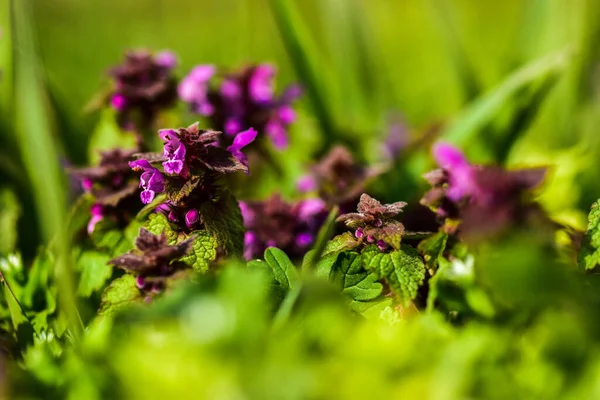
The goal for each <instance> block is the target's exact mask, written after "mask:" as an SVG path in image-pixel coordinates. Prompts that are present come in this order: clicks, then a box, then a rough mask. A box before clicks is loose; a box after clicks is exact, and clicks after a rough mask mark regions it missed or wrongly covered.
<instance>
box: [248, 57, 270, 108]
mask: <svg viewBox="0 0 600 400" xmlns="http://www.w3.org/2000/svg"><path fill="white" fill-rule="evenodd" d="M274 77H275V68H274V67H273V66H272V65H269V64H261V65H258V66H256V68H254V70H253V71H252V76H251V77H250V82H249V92H250V98H251V99H252V100H254V101H255V102H256V103H258V104H268V103H270V102H271V101H273V78H274Z"/></svg>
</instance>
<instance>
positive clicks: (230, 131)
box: [225, 117, 242, 136]
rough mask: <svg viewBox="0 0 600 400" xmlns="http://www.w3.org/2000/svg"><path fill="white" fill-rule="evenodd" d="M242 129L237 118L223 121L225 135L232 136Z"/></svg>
mask: <svg viewBox="0 0 600 400" xmlns="http://www.w3.org/2000/svg"><path fill="white" fill-rule="evenodd" d="M241 129H242V123H241V122H240V119H239V118H237V117H231V118H227V120H226V121H225V134H226V135H228V136H233V135H235V134H236V133H238V132H239V131H240V130H241Z"/></svg>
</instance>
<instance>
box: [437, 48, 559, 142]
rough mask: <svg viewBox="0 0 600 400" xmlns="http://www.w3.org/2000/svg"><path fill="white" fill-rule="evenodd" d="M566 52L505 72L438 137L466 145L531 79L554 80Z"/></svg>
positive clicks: (533, 80) (529, 83)
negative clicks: (510, 72) (494, 85)
mask: <svg viewBox="0 0 600 400" xmlns="http://www.w3.org/2000/svg"><path fill="white" fill-rule="evenodd" d="M569 60H570V51H568V50H563V51H560V52H558V53H554V54H550V55H548V56H546V57H543V58H541V59H538V60H535V61H533V62H531V63H529V64H527V65H525V66H524V67H522V68H520V69H518V70H517V71H515V72H513V73H512V74H511V75H509V76H508V77H507V78H506V79H505V80H504V81H503V82H501V83H500V84H499V85H498V86H497V87H495V88H494V89H492V90H491V91H490V92H488V93H486V94H484V95H482V96H480V97H479V98H477V99H476V100H474V101H473V102H472V103H471V104H470V105H469V106H467V108H466V109H465V110H464V111H463V112H461V113H460V114H459V115H458V117H457V118H456V119H455V121H454V122H453V123H452V124H451V125H450V126H449V127H448V128H447V129H446V130H445V131H444V132H443V133H442V135H441V139H443V140H446V141H449V142H452V143H454V144H456V145H459V146H466V145H468V144H470V143H472V141H473V140H474V139H476V138H477V136H478V135H479V133H480V132H481V130H482V129H483V128H484V127H485V126H486V125H487V124H489V123H490V121H492V120H493V118H494V117H496V116H497V115H498V114H499V113H500V112H501V110H502V108H503V107H504V106H505V104H507V102H508V101H510V99H511V98H513V96H515V94H516V93H518V92H519V91H520V90H523V89H524V88H525V87H527V86H528V85H531V84H532V83H533V82H536V81H537V82H540V81H542V80H548V79H555V78H556V77H557V76H558V75H560V74H561V73H562V72H563V71H564V69H565V67H566V65H567V64H568V61H569Z"/></svg>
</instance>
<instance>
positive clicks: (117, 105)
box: [110, 93, 127, 111]
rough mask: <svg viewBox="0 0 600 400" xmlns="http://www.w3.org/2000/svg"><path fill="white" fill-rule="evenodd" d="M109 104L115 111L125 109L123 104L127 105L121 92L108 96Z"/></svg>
mask: <svg viewBox="0 0 600 400" xmlns="http://www.w3.org/2000/svg"><path fill="white" fill-rule="evenodd" d="M110 105H111V106H112V107H113V108H114V109H115V110H117V111H121V110H124V109H125V106H126V105H127V100H126V99H125V96H123V95H122V94H118V93H116V94H113V95H112V97H111V98H110Z"/></svg>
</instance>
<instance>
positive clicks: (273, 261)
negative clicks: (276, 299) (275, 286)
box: [264, 247, 298, 291]
mask: <svg viewBox="0 0 600 400" xmlns="http://www.w3.org/2000/svg"><path fill="white" fill-rule="evenodd" d="M264 257H265V262H266V263H267V264H268V265H269V267H271V269H272V270H273V276H274V277H275V280H276V281H277V282H279V284H280V285H281V286H282V287H283V288H284V289H285V290H286V291H288V290H289V289H292V288H293V287H294V285H295V284H296V282H297V281H298V271H296V267H295V266H294V264H293V263H292V262H291V261H290V259H289V257H288V256H287V254H285V253H284V252H283V251H282V250H280V249H278V248H277V247H269V248H268V249H267V250H265V255H264Z"/></svg>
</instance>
